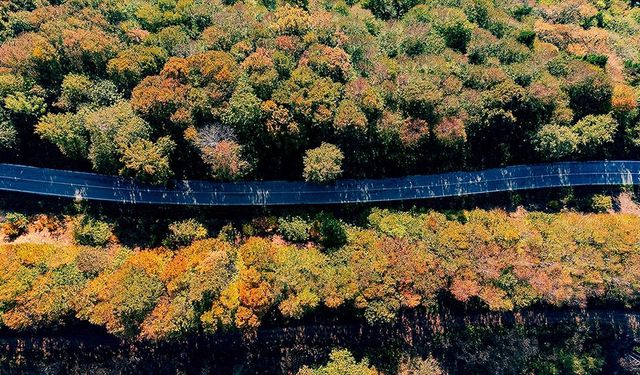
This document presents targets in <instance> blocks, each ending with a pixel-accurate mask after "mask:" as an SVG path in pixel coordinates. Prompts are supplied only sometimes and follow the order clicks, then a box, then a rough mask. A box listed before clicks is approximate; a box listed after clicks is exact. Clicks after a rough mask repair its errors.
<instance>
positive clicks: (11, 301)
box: [0, 210, 640, 340]
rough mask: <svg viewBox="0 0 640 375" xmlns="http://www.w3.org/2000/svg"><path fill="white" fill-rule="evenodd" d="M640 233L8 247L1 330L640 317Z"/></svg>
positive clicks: (387, 229)
mask: <svg viewBox="0 0 640 375" xmlns="http://www.w3.org/2000/svg"><path fill="white" fill-rule="evenodd" d="M639 220H640V219H638V218H637V217H636V216H629V215H624V214H589V215H585V214H577V213H562V214H544V213H527V214H523V215H518V216H511V215H509V214H507V213H505V212H503V211H482V210H474V211H467V212H463V213H462V214H461V215H459V216H456V217H450V218H447V217H446V216H445V215H443V214H440V213H436V212H427V213H407V212H392V211H386V210H374V211H373V212H372V213H371V214H370V216H369V224H368V226H367V227H366V228H357V227H349V228H348V229H347V236H348V239H347V243H346V244H345V245H343V246H341V247H339V248H336V249H332V250H331V251H328V250H327V249H325V248H323V247H322V246H320V245H317V244H314V243H312V242H310V243H307V244H305V245H294V244H290V243H287V242H284V241H283V240H282V239H281V238H279V237H278V236H275V237H263V238H260V237H248V238H244V239H243V240H242V241H241V242H239V243H229V242H227V241H226V240H224V239H222V238H215V239H204V240H196V241H195V242H193V243H192V244H190V245H187V246H186V247H182V248H180V249H178V250H168V249H164V248H159V249H149V250H138V251H131V250H128V249H125V248H122V247H119V246H110V247H109V248H96V247H81V246H72V245H62V244H61V245H51V244H30V243H16V244H7V245H3V246H2V247H1V250H0V251H1V253H2V256H1V257H0V312H1V314H0V317H1V318H0V322H1V324H2V325H4V326H7V327H9V328H12V329H26V328H33V327H49V326H53V325H59V324H65V322H68V321H70V320H71V319H74V318H75V319H82V320H86V321H89V322H91V323H93V324H97V325H101V326H104V327H106V328H107V329H108V330H109V331H110V332H112V333H114V334H117V335H120V336H124V337H133V336H135V337H139V338H145V339H151V340H167V339H174V338H179V337H182V336H184V335H187V334H192V333H201V332H208V333H213V332H216V331H218V330H228V329H239V330H242V331H251V330H253V329H255V328H256V327H258V326H259V325H260V324H261V321H262V320H263V319H264V318H265V316H267V315H273V314H276V315H281V316H283V317H287V318H300V317H302V316H303V315H305V314H306V313H309V312H311V311H313V310H314V309H316V308H319V307H320V306H325V307H327V308H329V309H338V308H340V307H347V306H352V307H354V308H355V309H356V311H358V313H359V314H362V315H363V316H364V317H365V318H366V319H367V320H368V321H369V322H372V323H373V322H390V321H392V320H393V319H394V318H395V316H396V315H397V314H398V312H399V311H400V310H401V309H411V308H416V307H419V306H426V307H430V308H437V305H438V302H437V301H438V298H439V296H441V295H443V294H445V295H450V296H452V297H453V298H454V299H456V300H458V301H460V302H461V303H464V304H470V305H473V306H476V308H486V309H490V310H497V311H507V310H508V311H510V310H517V309H521V308H526V307H530V306H533V305H540V304H542V305H550V306H574V307H584V306H587V305H588V304H589V303H590V301H594V300H598V301H609V302H615V303H620V304H623V305H627V306H635V305H636V304H637V297H636V293H635V291H636V290H637V289H638V288H639V287H640V285H638V280H640V251H639V248H638V246H637V244H638V243H639V241H640V231H638V229H637V228H638V225H639V224H640V223H639Z"/></svg>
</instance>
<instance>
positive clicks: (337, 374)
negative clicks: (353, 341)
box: [298, 349, 379, 375]
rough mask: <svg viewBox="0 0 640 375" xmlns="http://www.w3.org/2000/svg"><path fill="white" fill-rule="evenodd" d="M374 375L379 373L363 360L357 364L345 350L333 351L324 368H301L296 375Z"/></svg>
mask: <svg viewBox="0 0 640 375" xmlns="http://www.w3.org/2000/svg"><path fill="white" fill-rule="evenodd" d="M346 374H349V375H376V374H379V372H378V371H377V370H376V368H375V367H372V366H370V365H369V361H368V360H367V359H366V358H365V359H363V360H362V361H360V362H358V361H356V359H355V358H353V355H352V354H351V353H350V352H349V351H348V350H345V349H342V350H333V351H331V354H329V362H327V364H326V365H325V366H321V367H318V368H316V369H311V368H309V367H306V366H305V367H303V368H302V369H301V370H300V371H298V375H346Z"/></svg>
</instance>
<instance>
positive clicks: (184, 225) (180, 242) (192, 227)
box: [162, 219, 208, 248]
mask: <svg viewBox="0 0 640 375" xmlns="http://www.w3.org/2000/svg"><path fill="white" fill-rule="evenodd" d="M169 232H170V233H169V235H168V236H167V238H165V239H164V241H163V242H162V243H163V244H164V245H165V246H167V247H171V248H177V247H181V246H187V245H190V244H191V243H192V242H193V241H195V240H202V239H205V238H207V234H208V233H207V228H205V226H204V225H202V224H200V223H199V222H197V221H196V220H194V219H188V220H183V221H176V222H174V223H171V224H170V225H169Z"/></svg>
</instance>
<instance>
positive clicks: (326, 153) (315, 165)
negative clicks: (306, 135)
mask: <svg viewBox="0 0 640 375" xmlns="http://www.w3.org/2000/svg"><path fill="white" fill-rule="evenodd" d="M343 159H344V155H343V154H342V151H340V149H339V148H338V147H337V146H334V145H332V144H330V143H325V142H323V143H322V144H321V145H320V147H317V148H314V149H311V150H307V152H306V153H305V156H304V171H303V174H302V176H303V177H304V179H305V180H306V181H310V182H318V183H325V182H330V181H333V180H335V179H337V178H338V177H340V175H341V174H342V161H343Z"/></svg>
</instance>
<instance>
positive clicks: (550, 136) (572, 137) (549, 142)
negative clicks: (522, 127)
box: [534, 124, 579, 160]
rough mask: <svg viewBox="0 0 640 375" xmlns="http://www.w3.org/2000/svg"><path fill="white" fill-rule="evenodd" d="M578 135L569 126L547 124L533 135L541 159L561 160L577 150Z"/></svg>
mask: <svg viewBox="0 0 640 375" xmlns="http://www.w3.org/2000/svg"><path fill="white" fill-rule="evenodd" d="M578 141H579V139H578V135H577V134H576V133H575V132H574V130H573V129H572V128H571V127H567V126H561V125H555V124H549V125H545V126H543V127H542V128H541V129H540V130H539V131H538V133H537V134H536V136H535V139H534V143H535V149H536V151H537V152H538V154H539V155H540V157H541V158H542V159H545V160H562V159H564V158H568V157H571V156H574V155H575V153H576V151H577V150H578Z"/></svg>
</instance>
